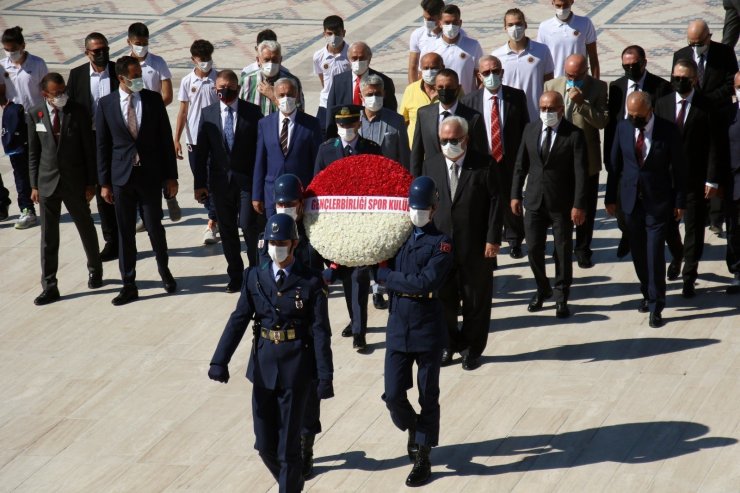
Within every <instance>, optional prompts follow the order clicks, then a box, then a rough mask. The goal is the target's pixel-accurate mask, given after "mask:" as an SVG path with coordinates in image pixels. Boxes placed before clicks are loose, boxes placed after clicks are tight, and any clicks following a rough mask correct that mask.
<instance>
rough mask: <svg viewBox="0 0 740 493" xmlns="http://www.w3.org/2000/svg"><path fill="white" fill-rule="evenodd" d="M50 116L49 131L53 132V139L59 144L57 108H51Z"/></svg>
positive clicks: (59, 131)
mask: <svg viewBox="0 0 740 493" xmlns="http://www.w3.org/2000/svg"><path fill="white" fill-rule="evenodd" d="M51 113H52V115H53V116H52V118H51V133H53V134H54V140H55V141H56V143H57V144H59V134H60V133H61V130H60V128H61V127H60V125H59V110H58V109H57V108H54V109H53V110H51Z"/></svg>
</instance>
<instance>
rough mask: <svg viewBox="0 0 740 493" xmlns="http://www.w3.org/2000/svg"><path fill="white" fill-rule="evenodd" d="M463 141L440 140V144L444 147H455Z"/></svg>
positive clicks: (460, 139)
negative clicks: (448, 145) (450, 145)
mask: <svg viewBox="0 0 740 493" xmlns="http://www.w3.org/2000/svg"><path fill="white" fill-rule="evenodd" d="M462 141H463V139H462V138H459V139H439V143H440V144H441V145H443V146H444V145H447V144H452V145H453V146H456V145H457V144H459V143H461V142H462Z"/></svg>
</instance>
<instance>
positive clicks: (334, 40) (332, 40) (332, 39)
mask: <svg viewBox="0 0 740 493" xmlns="http://www.w3.org/2000/svg"><path fill="white" fill-rule="evenodd" d="M343 41H344V38H343V37H341V36H337V35H336V34H332V35H331V36H327V37H326V43H327V44H328V45H329V46H331V47H332V48H339V47H340V46H341V45H342V42H343Z"/></svg>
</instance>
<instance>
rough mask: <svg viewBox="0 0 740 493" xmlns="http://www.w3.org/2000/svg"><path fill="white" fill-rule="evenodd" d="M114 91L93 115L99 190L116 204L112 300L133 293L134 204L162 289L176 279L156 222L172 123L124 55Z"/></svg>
mask: <svg viewBox="0 0 740 493" xmlns="http://www.w3.org/2000/svg"><path fill="white" fill-rule="evenodd" d="M116 74H117V76H116V77H117V78H118V81H119V87H118V90H117V91H113V92H111V93H110V94H109V95H107V96H105V97H103V98H101V99H100V102H99V104H98V110H97V113H96V114H95V128H96V140H97V146H98V156H97V159H98V179H99V182H100V195H101V196H102V197H103V199H104V200H105V201H106V202H107V203H109V204H114V205H115V208H116V219H117V222H118V267H119V269H120V270H121V278H122V279H123V289H121V292H120V293H119V294H118V296H116V297H115V298H113V304H114V305H116V306H118V305H124V304H126V303H129V302H131V301H134V300H135V299H137V298H138V297H139V291H138V290H137V288H136V215H137V203H139V204H141V206H142V208H143V210H144V224H145V225H146V229H147V232H148V233H149V239H150V241H151V243H152V248H153V249H154V254H155V257H156V259H157V267H158V270H159V275H160V276H161V277H162V282H163V283H164V289H165V291H167V292H168V293H174V292H175V290H176V289H177V283H175V279H174V278H173V277H172V274H171V273H170V269H169V267H168V263H169V256H168V254H167V238H166V236H165V233H164V227H163V226H162V198H161V196H160V194H161V193H162V191H161V190H162V182H164V183H165V188H166V190H167V196H168V197H174V196H176V195H177V160H176V158H175V146H174V144H173V143H172V128H171V127H170V120H169V118H168V117H167V111H166V110H165V108H164V102H163V101H162V96H161V95H159V94H158V93H156V92H153V91H149V90H146V89H144V88H143V87H144V82H143V80H142V78H141V65H140V64H139V62H138V60H136V58H133V57H130V56H124V57H121V58H119V59H118V60H117V61H116Z"/></svg>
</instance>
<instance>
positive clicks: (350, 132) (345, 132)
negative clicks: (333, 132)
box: [337, 126, 357, 142]
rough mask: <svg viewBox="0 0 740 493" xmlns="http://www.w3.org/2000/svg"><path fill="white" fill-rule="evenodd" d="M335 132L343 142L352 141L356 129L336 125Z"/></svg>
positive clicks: (355, 135)
mask: <svg viewBox="0 0 740 493" xmlns="http://www.w3.org/2000/svg"><path fill="white" fill-rule="evenodd" d="M337 134H338V135H339V136H340V137H341V138H342V140H344V141H345V142H352V141H353V140H355V137H357V130H356V129H354V128H344V127H339V126H338V127H337Z"/></svg>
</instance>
